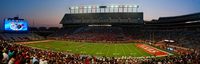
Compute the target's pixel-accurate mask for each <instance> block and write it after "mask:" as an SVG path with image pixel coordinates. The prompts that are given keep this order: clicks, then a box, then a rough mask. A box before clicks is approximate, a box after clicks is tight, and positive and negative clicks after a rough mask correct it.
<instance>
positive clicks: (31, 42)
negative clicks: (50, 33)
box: [15, 40, 54, 44]
mask: <svg viewBox="0 0 200 64" xmlns="http://www.w3.org/2000/svg"><path fill="white" fill-rule="evenodd" d="M50 41H54V40H42V41H30V42H15V44H33V43H41V42H50Z"/></svg>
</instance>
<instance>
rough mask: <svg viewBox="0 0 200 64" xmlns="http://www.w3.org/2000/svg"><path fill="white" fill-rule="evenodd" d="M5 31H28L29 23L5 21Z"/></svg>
mask: <svg viewBox="0 0 200 64" xmlns="http://www.w3.org/2000/svg"><path fill="white" fill-rule="evenodd" d="M4 29H5V31H28V23H27V21H25V20H7V19H6V20H4Z"/></svg>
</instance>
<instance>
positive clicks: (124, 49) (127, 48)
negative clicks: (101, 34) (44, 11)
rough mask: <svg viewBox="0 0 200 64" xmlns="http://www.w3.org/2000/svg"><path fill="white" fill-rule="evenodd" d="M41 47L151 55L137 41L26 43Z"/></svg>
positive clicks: (96, 53) (75, 51) (136, 55)
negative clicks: (110, 42) (136, 44)
mask: <svg viewBox="0 0 200 64" xmlns="http://www.w3.org/2000/svg"><path fill="white" fill-rule="evenodd" d="M25 45H27V46H31V47H36V48H40V49H47V50H53V51H60V52H71V53H78V54H85V55H95V56H108V57H121V56H132V57H144V56H151V55H150V54H148V53H146V52H145V51H143V50H142V49H140V48H138V47H136V46H135V43H124V44H123V43H122V44H107V43H87V42H72V41H50V42H41V43H32V44H25Z"/></svg>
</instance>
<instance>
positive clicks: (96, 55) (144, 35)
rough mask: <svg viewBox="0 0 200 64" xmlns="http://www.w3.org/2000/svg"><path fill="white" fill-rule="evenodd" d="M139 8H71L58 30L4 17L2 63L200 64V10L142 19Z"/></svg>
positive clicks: (1, 49) (1, 39) (1, 44)
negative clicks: (154, 18) (147, 19)
mask: <svg viewBox="0 0 200 64" xmlns="http://www.w3.org/2000/svg"><path fill="white" fill-rule="evenodd" d="M139 8H140V7H139V5H108V6H104V5H102V6H100V5H91V6H71V7H69V8H68V10H69V11H68V12H67V13H65V14H63V15H64V16H62V19H61V20H60V22H59V24H61V25H62V27H61V28H59V27H49V28H47V27H34V22H33V23H30V22H29V21H31V20H30V19H27V18H25V19H22V18H23V17H14V18H4V19H3V20H2V23H1V24H2V25H1V29H3V30H1V32H0V51H1V52H0V53H1V56H0V64H199V63H200V61H199V59H200V55H199V52H200V43H199V42H200V38H199V37H200V13H199V12H198V13H190V14H185V15H184V14H183V15H177V16H168V17H159V19H156V20H150V21H146V20H144V15H145V14H146V13H145V12H140V11H138V10H139ZM31 25H33V26H31Z"/></svg>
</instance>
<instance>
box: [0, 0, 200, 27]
mask: <svg viewBox="0 0 200 64" xmlns="http://www.w3.org/2000/svg"><path fill="white" fill-rule="evenodd" d="M125 4H128V5H134V4H137V5H139V6H140V7H139V11H140V12H144V20H152V19H158V18H159V17H166V16H178V15H184V14H191V13H197V12H200V0H0V19H1V20H3V18H10V17H14V16H19V17H21V18H24V19H27V20H29V23H30V26H33V21H34V22H35V26H37V27H41V26H45V27H61V25H60V24H59V22H60V21H61V19H62V18H63V16H64V14H65V13H67V12H68V7H70V6H81V5H125Z"/></svg>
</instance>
